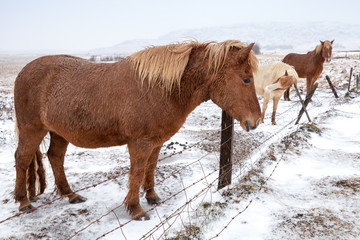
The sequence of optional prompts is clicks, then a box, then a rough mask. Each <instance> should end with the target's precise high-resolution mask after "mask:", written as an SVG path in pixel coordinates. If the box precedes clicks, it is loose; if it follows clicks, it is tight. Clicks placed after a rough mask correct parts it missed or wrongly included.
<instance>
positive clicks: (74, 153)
mask: <svg viewBox="0 0 360 240" xmlns="http://www.w3.org/2000/svg"><path fill="white" fill-rule="evenodd" d="M281 58H282V56H278V57H276V56H275V57H274V56H259V60H260V62H261V63H266V62H270V61H274V60H280V59H281ZM359 63H360V60H359V59H334V60H333V61H332V62H331V63H327V64H326V65H325V69H324V72H323V74H322V75H321V76H320V78H319V80H318V82H319V89H318V90H317V91H316V93H315V95H314V97H313V101H312V102H311V103H310V104H309V107H308V109H309V114H310V117H311V119H312V120H313V124H307V123H308V121H307V120H306V116H305V115H304V116H303V118H302V120H301V121H300V124H299V125H294V121H295V119H296V117H297V114H298V112H299V110H300V108H301V107H300V103H299V101H298V99H297V97H296V95H295V93H294V91H292V94H291V98H292V101H291V102H284V101H283V100H281V101H280V103H279V107H278V113H277V123H278V124H277V125H276V126H273V125H271V120H270V116H271V109H272V106H271V103H270V104H269V106H268V111H267V115H266V119H265V123H264V124H262V125H260V126H259V127H258V128H257V129H256V130H255V131H252V132H250V133H246V132H244V131H243V130H241V128H240V126H239V124H238V123H236V126H235V136H234V156H233V161H234V166H233V180H232V184H231V185H230V186H228V187H225V188H224V189H222V190H220V191H217V178H218V171H217V170H218V167H219V166H218V164H219V147H220V146H219V145H220V122H221V109H220V108H218V107H217V106H216V105H214V104H213V103H212V102H211V101H209V102H206V103H204V104H202V105H200V106H199V107H198V108H197V109H196V110H195V111H194V112H193V113H192V114H191V115H190V116H189V118H188V119H187V121H186V123H185V124H184V126H183V127H182V128H181V130H180V131H179V132H178V133H177V134H176V135H174V136H173V137H172V138H171V139H170V141H168V142H167V143H166V144H164V146H163V149H162V151H161V153H160V160H161V161H160V162H159V164H158V168H157V172H156V190H157V192H158V194H159V196H160V197H161V198H162V200H163V201H164V202H163V203H162V204H161V205H160V206H158V207H156V208H155V209H152V207H151V206H149V205H147V203H146V201H145V199H144V198H142V199H141V204H142V206H143V207H144V208H145V209H146V210H150V211H149V214H150V216H151V219H150V220H149V221H131V219H130V217H129V216H128V214H127V213H126V211H125V209H124V207H123V206H122V202H123V200H124V197H125V196H126V193H127V178H128V177H127V174H126V173H127V171H128V170H129V160H128V152H127V148H126V147H125V146H121V147H113V148H104V149H91V150H89V149H82V148H77V147H74V146H70V147H69V149H68V151H67V155H66V160H65V167H66V173H67V176H68V181H69V183H70V185H71V186H72V188H73V189H74V190H79V189H83V188H86V189H84V190H82V191H80V192H79V193H80V194H81V195H83V196H84V197H86V198H87V199H88V200H87V201H86V202H84V203H81V204H75V205H72V204H68V202H67V200H66V199H59V200H56V201H54V202H53V203H51V204H48V205H45V206H43V207H41V208H39V209H37V210H36V211H34V212H32V213H28V214H23V215H20V216H17V217H13V218H11V219H9V220H6V219H7V218H9V217H12V216H14V215H15V214H17V213H18V210H17V208H18V204H17V203H15V202H14V200H13V197H12V192H13V190H14V183H15V168H14V158H13V155H14V151H15V149H16V141H15V137H14V131H13V129H14V116H13V96H12V93H11V85H12V82H11V81H14V79H15V77H16V74H15V73H12V74H11V76H12V77H11V76H10V77H9V76H8V75H6V76H7V79H8V80H7V81H4V77H3V76H4V75H0V77H1V79H0V82H6V84H5V86H0V87H1V88H0V93H1V94H0V109H1V115H0V132H1V135H0V196H1V198H0V207H1V208H0V222H1V223H0V239H69V238H71V237H73V238H72V239H97V238H99V237H101V236H103V235H104V234H105V235H104V236H103V239H148V238H149V239H210V238H212V237H217V238H215V239H359V238H360V227H359V224H358V222H359V220H360V219H359V218H360V214H359V213H360V212H359V200H360V172H359V168H360V150H359V149H360V148H359V146H360V124H359V119H360V97H359V95H358V94H356V93H352V94H351V97H352V98H349V97H347V98H345V97H344V96H345V93H346V91H347V83H348V79H349V70H350V67H357V66H359ZM359 70H360V69H356V68H355V73H356V74H359ZM325 75H329V76H330V78H331V80H332V81H333V83H334V84H335V86H336V87H337V90H338V94H339V96H340V98H339V99H335V98H334V96H333V94H332V92H331V90H330V89H329V87H328V85H327V82H326V81H325ZM9 81H10V83H9ZM299 87H300V89H302V90H303V92H304V91H305V89H304V81H301V82H300V83H299ZM302 97H304V93H303V94H302ZM261 102H262V99H260V104H261ZM43 151H44V152H45V151H46V150H45V148H44V149H43ZM44 163H45V167H46V170H47V180H48V188H47V190H46V191H45V193H44V194H42V195H40V196H39V197H38V199H37V201H36V202H34V203H33V205H34V206H39V205H43V204H46V203H48V202H50V201H52V200H54V199H57V198H58V197H59V196H58V195H57V193H56V191H54V188H53V186H54V180H53V176H52V173H51V167H50V165H49V162H48V160H47V159H44ZM116 176H118V177H116ZM115 177H116V178H115ZM109 179H111V180H109ZM106 180H108V181H106ZM102 181H105V182H104V183H102V184H98V183H100V182H102ZM97 184H98V185H97ZM4 220H6V221H4ZM165 220H166V221H165Z"/></svg>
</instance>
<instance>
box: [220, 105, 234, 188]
mask: <svg viewBox="0 0 360 240" xmlns="http://www.w3.org/2000/svg"><path fill="white" fill-rule="evenodd" d="M233 133H234V119H233V118H232V117H231V116H230V115H229V114H228V113H227V112H225V111H222V120H221V146H220V171H219V183H218V190H219V189H221V188H223V187H225V186H227V185H229V184H231V175H232V160H231V159H232V138H233Z"/></svg>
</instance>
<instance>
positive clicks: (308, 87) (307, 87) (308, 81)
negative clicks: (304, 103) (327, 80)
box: [306, 76, 313, 96]
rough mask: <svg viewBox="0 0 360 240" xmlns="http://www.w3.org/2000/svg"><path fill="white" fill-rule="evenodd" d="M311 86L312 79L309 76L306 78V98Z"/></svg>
mask: <svg viewBox="0 0 360 240" xmlns="http://www.w3.org/2000/svg"><path fill="white" fill-rule="evenodd" d="M312 85H313V78H312V77H311V76H307V78H306V96H307V95H308V94H309V92H310V91H311V88H312Z"/></svg>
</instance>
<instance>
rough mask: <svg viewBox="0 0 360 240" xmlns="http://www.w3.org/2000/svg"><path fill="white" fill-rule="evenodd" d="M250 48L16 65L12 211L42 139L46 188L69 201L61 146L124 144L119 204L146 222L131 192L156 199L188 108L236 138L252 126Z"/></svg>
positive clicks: (187, 48)
mask: <svg viewBox="0 0 360 240" xmlns="http://www.w3.org/2000/svg"><path fill="white" fill-rule="evenodd" d="M253 45H254V44H250V45H248V46H247V45H245V44H243V43H242V42H239V41H235V40H228V41H224V42H220V43H214V42H211V43H209V42H207V43H199V42H196V41H191V42H186V43H185V42H184V43H179V44H170V45H166V46H158V47H151V48H148V49H145V50H142V51H139V52H136V53H134V54H132V55H131V56H129V57H127V58H125V59H124V60H122V61H119V62H115V63H103V64H99V63H93V62H90V61H87V60H84V59H80V58H77V57H72V56H64V55H60V56H46V57H41V58H38V59H36V60H34V61H32V62H31V63H29V64H28V65H26V66H25V67H24V69H23V70H22V71H21V72H20V73H19V75H18V77H17V79H16V81H15V89H14V95H15V112H16V116H17V127H18V135H19V142H18V147H17V150H16V153H15V159H16V186H15V200H16V201H18V202H20V207H19V209H20V210H28V209H30V210H31V209H32V208H34V207H33V206H32V205H31V204H30V201H29V198H30V199H31V198H33V197H34V196H35V194H36V191H35V179H36V178H35V176H34V174H35V170H34V169H37V170H36V172H38V173H39V175H38V177H37V179H38V180H40V189H39V194H41V193H42V192H43V191H44V189H45V173H44V168H43V165H42V163H41V153H40V151H39V145H40V143H41V142H42V140H43V138H44V136H45V135H46V134H47V133H48V132H49V133H50V139H51V140H50V146H49V149H48V151H47V156H48V158H49V161H50V163H51V167H52V170H53V172H54V176H55V184H56V186H57V188H58V190H59V192H60V194H61V195H63V196H67V197H68V198H69V202H70V203H78V202H83V201H85V198H83V197H82V196H80V195H78V194H76V193H74V192H73V191H72V190H71V188H70V186H69V184H68V182H67V179H66V176H65V172H64V156H65V152H66V149H67V146H68V144H69V142H70V143H72V144H74V145H76V146H79V147H86V148H98V147H110V146H115V145H123V144H127V146H128V149H129V154H130V163H131V165H130V174H129V191H128V194H127V196H126V198H125V201H124V202H125V206H126V208H127V210H128V212H129V213H130V215H131V217H132V218H133V219H149V216H148V215H147V214H146V212H145V211H144V209H143V208H142V207H141V206H140V204H139V190H140V187H141V186H143V188H144V190H145V192H146V196H145V197H146V199H147V201H148V202H149V203H150V204H157V203H159V202H160V198H159V197H158V195H157V194H156V192H155V190H154V171H155V168H156V163H157V159H158V155H159V151H160V148H161V146H162V144H163V143H164V142H165V141H167V140H168V139H169V138H170V137H171V136H172V135H174V134H175V133H176V132H177V131H178V130H179V129H180V127H181V126H182V125H183V123H184V122H185V119H186V117H187V116H188V114H189V113H190V112H191V111H193V110H194V109H195V108H196V107H197V106H198V105H200V104H201V103H202V102H204V101H207V100H209V99H211V100H212V101H213V102H214V103H215V104H217V105H218V106H220V107H221V108H222V109H224V110H225V111H227V112H228V113H229V114H230V115H231V116H233V117H234V118H236V119H237V120H239V121H240V125H241V126H242V128H243V129H245V130H246V131H249V130H251V129H254V128H256V127H257V126H258V124H259V122H260V117H261V111H260V106H259V102H258V100H257V98H256V93H255V86H254V82H253V80H252V79H253V72H255V71H256V70H257V58H256V57H255V54H254V53H253V51H252V47H253ZM36 165H37V166H36ZM27 175H28V176H27ZM27 178H28V187H27V182H26V179H27ZM27 190H28V191H29V193H27Z"/></svg>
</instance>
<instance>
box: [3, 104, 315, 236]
mask: <svg viewBox="0 0 360 240" xmlns="http://www.w3.org/2000/svg"><path fill="white" fill-rule="evenodd" d="M298 104H299V103H298V102H293V103H291V104H290V106H289V107H288V108H287V109H286V110H285V111H283V112H282V113H280V114H278V115H277V116H278V117H280V116H282V115H284V114H287V113H288V112H290V111H291V110H292V109H293V108H294V107H295V105H298ZM316 107H317V106H312V107H311V108H316ZM311 108H310V109H311ZM295 120H296V118H294V119H291V120H290V121H289V122H288V123H286V124H285V125H284V126H283V127H281V128H280V129H278V130H277V131H275V132H273V133H272V134H270V135H269V136H266V137H265V138H264V139H262V140H261V141H258V140H257V139H253V142H254V143H256V144H254V145H253V146H252V147H251V148H249V150H248V151H246V152H245V153H239V152H236V151H235V152H236V154H235V155H240V157H239V158H237V159H236V160H235V161H233V162H232V164H237V165H238V168H237V169H236V171H235V172H234V173H233V174H232V178H233V179H237V180H239V181H240V179H241V178H243V177H244V175H245V174H246V173H248V172H249V171H251V170H252V169H253V168H254V167H256V163H257V162H258V161H259V160H260V157H259V156H262V155H264V154H265V153H266V151H267V146H268V145H269V143H271V142H278V141H280V140H281V139H282V138H283V137H284V136H283V135H281V134H280V133H282V132H283V131H284V130H285V129H287V128H289V126H290V125H291V124H293V123H294V122H295ZM298 129H299V126H297V127H296V128H295V129H293V131H296V130H298ZM224 130H226V128H224V129H221V130H219V131H215V132H214V133H212V134H211V135H210V136H208V137H205V138H203V139H202V140H200V141H198V142H196V143H194V144H191V145H188V146H186V147H185V148H184V149H183V150H180V151H177V152H174V153H172V154H170V155H168V156H165V157H163V158H161V159H159V160H158V161H159V162H162V161H164V160H165V159H169V158H172V157H174V156H176V155H180V154H182V153H184V152H185V151H188V150H190V149H193V148H195V147H197V146H199V145H201V144H202V143H204V142H205V141H211V140H212V139H213V137H215V136H218V135H219V134H220V133H221V132H222V131H224ZM250 136H251V135H250ZM252 138H254V137H253V136H252ZM223 144H225V143H223ZM288 147H289V146H288V145H286V146H285V148H283V149H282V153H281V157H280V158H279V159H278V160H277V161H276V163H275V165H274V167H273V170H272V171H271V173H270V174H269V175H268V176H267V177H266V178H265V180H264V181H262V182H261V184H260V185H259V187H258V189H257V190H256V191H257V192H260V191H261V190H262V188H263V187H264V186H265V185H266V184H267V182H268V180H269V179H270V178H271V176H272V175H273V173H274V172H275V170H276V169H277V167H278V166H279V163H280V162H281V160H282V159H283V157H284V155H285V153H286V151H287V150H288ZM210 155H213V157H215V158H216V159H217V160H219V156H218V152H214V151H211V152H208V153H207V154H204V155H203V156H201V157H200V158H198V159H196V160H194V161H191V162H190V163H188V164H186V165H184V166H182V167H180V168H177V169H174V170H173V171H172V172H171V173H170V174H168V176H166V177H164V178H163V179H162V180H161V181H159V182H157V184H161V183H163V182H165V180H167V179H169V178H170V177H174V176H177V178H178V179H180V182H181V185H182V188H181V189H179V190H178V191H177V192H175V193H173V194H171V195H170V196H168V197H166V198H165V199H164V200H161V201H160V203H159V204H157V205H155V206H153V207H151V208H150V209H148V210H147V211H146V212H150V211H154V212H155V213H156V217H157V218H158V220H159V222H158V223H157V224H156V225H155V226H154V227H153V228H152V229H150V230H149V231H148V232H147V233H145V234H144V235H143V236H142V237H141V238H140V239H160V238H165V237H166V235H167V234H168V233H169V232H170V231H171V230H172V229H173V228H174V226H176V224H180V227H181V228H184V229H186V228H187V226H188V225H189V226H191V225H192V223H191V222H192V219H191V214H193V213H194V212H196V209H197V207H192V205H194V206H198V205H201V204H202V203H204V202H205V199H206V198H207V197H209V198H212V194H213V193H215V192H218V191H217V189H216V187H217V185H218V181H219V176H216V174H218V172H219V170H220V168H219V167H213V169H212V170H211V171H208V169H205V168H204V163H202V161H203V160H204V159H207V158H209V156H210ZM256 155H257V156H256ZM195 165H198V167H199V168H200V170H201V172H202V176H201V177H199V178H198V179H197V180H196V181H194V182H192V183H190V184H186V183H185V182H184V180H183V177H182V175H181V172H182V171H183V170H184V169H186V168H189V167H193V166H195ZM127 174H129V170H127V171H124V172H122V173H120V174H118V175H116V176H114V177H110V178H108V179H106V180H103V181H100V182H98V183H96V184H92V185H89V186H86V187H83V188H81V189H78V190H76V191H74V192H76V193H79V192H81V191H84V190H88V189H91V188H95V187H97V186H99V185H102V184H105V183H107V182H109V181H113V180H115V179H117V178H119V177H122V176H125V175H127ZM199 184H202V185H203V187H202V188H197V190H193V191H192V193H191V194H190V193H188V191H189V189H191V188H193V187H194V186H197V185H199ZM180 194H184V196H185V199H186V201H185V203H183V204H182V205H180V206H178V207H177V208H176V209H175V210H173V212H172V213H171V214H170V215H168V216H166V217H161V216H160V214H159V212H158V207H159V206H160V205H162V204H166V203H169V201H171V200H173V199H175V198H176V197H177V196H179V195H180ZM218 195H219V194H217V196H218ZM66 197H67V196H66V195H64V196H61V197H58V198H55V199H54V200H52V201H49V202H47V203H44V204H42V205H40V206H38V207H36V208H35V209H39V208H43V207H45V206H47V205H51V204H52V203H54V202H56V201H59V200H61V199H63V198H66ZM253 200H254V198H252V199H250V200H248V202H247V204H245V206H244V207H243V208H242V209H241V210H239V211H237V213H236V214H235V215H234V216H233V217H232V218H231V219H230V220H229V221H228V222H227V223H225V224H224V225H223V227H222V228H220V231H219V232H218V233H217V234H215V235H214V236H213V237H211V238H210V239H215V238H217V237H219V236H220V234H221V233H222V232H224V231H225V230H226V229H227V228H228V226H229V225H230V224H231V223H232V222H233V221H234V220H235V219H236V218H237V217H239V216H240V215H241V214H242V213H243V212H245V211H246V210H247V209H248V208H249V207H250V205H251V204H252V203H253ZM123 207H124V202H123V203H121V204H119V205H118V206H116V207H114V208H112V209H110V210H109V211H107V212H106V213H104V214H103V215H101V216H99V217H97V218H96V219H94V220H93V221H91V222H89V223H88V224H86V225H85V226H83V227H81V228H79V229H78V230H76V231H74V233H73V234H72V235H70V236H69V237H68V238H67V239H73V238H75V237H78V236H79V234H81V233H83V232H84V231H85V230H87V229H89V228H90V227H91V226H93V225H94V224H96V223H98V222H100V221H101V220H102V219H104V218H105V217H106V216H109V215H114V216H115V218H116V220H117V222H118V226H116V227H114V228H112V229H110V230H109V231H107V232H104V233H103V234H101V235H100V236H98V237H96V239H101V238H104V237H106V236H107V235H109V234H111V233H113V232H115V231H118V230H120V231H121V234H122V236H123V237H124V239H127V237H126V234H125V232H124V231H123V228H124V227H125V226H127V225H128V224H130V223H131V222H132V221H134V220H132V219H129V220H127V221H125V222H122V223H121V221H120V218H119V216H118V214H117V213H116V210H118V209H119V208H123ZM32 210H34V209H32ZM27 212H28V211H25V212H21V213H18V214H15V215H13V216H9V217H7V218H5V219H4V220H1V221H0V224H2V223H4V222H7V221H10V220H11V219H13V218H16V217H20V216H21V215H23V214H26V213H27ZM204 221H205V220H204ZM176 227H178V226H176ZM156 233H158V234H159V235H155V234H156Z"/></svg>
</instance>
